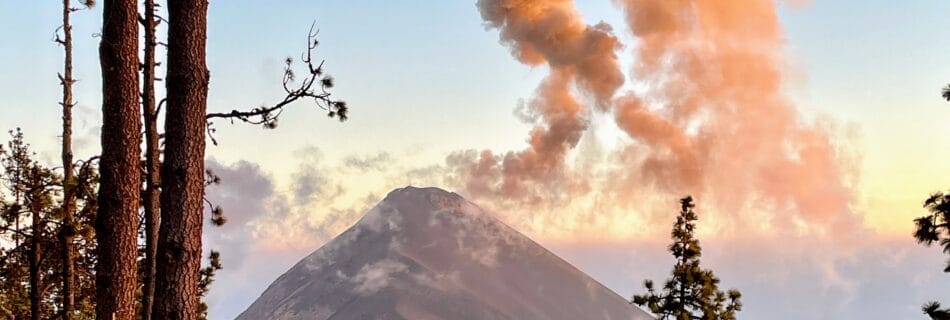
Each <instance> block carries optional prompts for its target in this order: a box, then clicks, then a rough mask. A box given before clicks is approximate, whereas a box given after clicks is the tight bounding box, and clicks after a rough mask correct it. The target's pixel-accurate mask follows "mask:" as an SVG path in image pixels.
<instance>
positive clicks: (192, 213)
mask: <svg viewBox="0 0 950 320" xmlns="http://www.w3.org/2000/svg"><path fill="white" fill-rule="evenodd" d="M207 10H208V2H207V1H206V0H169V1H168V40H169V41H168V61H167V63H168V67H167V76H166V88H167V90H166V92H167V111H166V113H165V157H164V161H163V162H162V177H161V178H162V193H161V226H160V228H159V244H158V276H157V279H156V280H157V281H156V286H155V306H154V308H153V311H152V312H153V314H152V316H153V318H155V319H178V320H194V319H195V318H196V317H197V315H198V310H197V306H198V299H199V297H198V280H199V269H200V267H201V228H202V225H201V222H202V209H203V199H204V150H205V128H206V125H207V124H206V122H205V114H206V112H207V111H206V109H207V108H206V106H207V96H208V77H209V74H208V69H207V66H206V65H205V42H206V37H207Z"/></svg>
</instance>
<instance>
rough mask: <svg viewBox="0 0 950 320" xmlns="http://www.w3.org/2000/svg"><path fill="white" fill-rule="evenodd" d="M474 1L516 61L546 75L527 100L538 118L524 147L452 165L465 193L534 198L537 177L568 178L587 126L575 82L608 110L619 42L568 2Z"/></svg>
mask: <svg viewBox="0 0 950 320" xmlns="http://www.w3.org/2000/svg"><path fill="white" fill-rule="evenodd" d="M477 6H478V8H479V10H480V12H481V15H482V18H483V19H484V20H485V21H486V22H487V23H488V25H490V26H491V27H494V28H498V29H499V30H500V32H501V36H500V37H501V40H502V42H503V43H505V44H507V45H508V46H510V47H511V50H512V54H513V55H514V56H515V57H516V58H517V59H518V60H519V61H521V62H523V63H525V64H528V65H547V66H548V67H549V69H550V74H549V75H548V76H547V78H546V79H545V80H544V82H543V83H541V85H540V86H539V88H538V90H537V97H536V98H535V99H533V100H532V101H531V102H529V107H530V112H531V113H532V114H533V115H535V116H536V117H537V118H538V120H539V121H540V122H539V123H537V126H536V127H535V128H534V130H532V131H531V136H530V139H529V141H528V142H529V143H530V147H529V148H528V149H526V150H523V151H521V152H509V153H507V154H505V155H503V156H496V155H494V154H492V153H491V152H490V151H484V152H482V153H481V154H479V155H474V154H471V153H469V154H464V153H461V154H456V155H453V156H451V157H450V162H452V163H453V164H455V165H456V166H458V167H461V168H462V170H463V171H464V172H463V173H462V174H463V175H464V176H465V177H466V180H467V182H466V188H467V189H468V190H469V191H470V192H473V193H476V194H481V195H496V196H502V197H504V198H521V199H536V198H535V197H532V195H533V194H535V193H536V192H537V190H536V189H535V188H536V187H538V186H539V184H538V183H539V182H549V181H560V182H564V181H566V180H568V179H567V178H566V177H565V176H564V175H565V171H564V167H563V165H564V159H565V156H566V155H567V153H568V151H569V150H571V149H572V148H574V147H575V146H576V145H577V143H578V141H579V140H580V138H581V136H582V135H583V133H584V131H586V130H587V128H588V126H589V115H590V108H589V106H588V105H587V104H585V103H582V102H579V101H578V99H577V98H575V96H574V94H573V93H572V90H571V89H572V87H574V86H577V87H578V88H579V89H581V91H583V92H584V93H585V94H588V95H590V96H591V97H592V100H593V103H594V104H596V105H597V106H599V107H600V108H602V109H606V108H607V107H609V105H610V104H611V102H612V101H611V99H612V98H613V96H614V93H615V91H616V90H617V89H618V88H619V87H620V86H621V85H622V84H623V74H622V73H621V72H620V70H619V63H618V59H617V55H616V51H617V50H618V49H619V48H620V43H619V42H618V41H617V38H616V37H614V36H613V34H612V33H611V30H610V27H609V26H608V25H606V24H603V23H601V24H598V25H594V26H590V25H587V24H585V23H584V22H583V21H582V19H581V17H580V15H579V14H578V12H577V11H576V10H575V9H574V4H573V2H572V1H570V0H545V1H524V0H479V1H478V4H477ZM540 185H541V186H546V185H547V184H545V183H542V184H540ZM561 185H566V184H563V183H562V184H561ZM567 187H570V188H574V187H578V186H567Z"/></svg>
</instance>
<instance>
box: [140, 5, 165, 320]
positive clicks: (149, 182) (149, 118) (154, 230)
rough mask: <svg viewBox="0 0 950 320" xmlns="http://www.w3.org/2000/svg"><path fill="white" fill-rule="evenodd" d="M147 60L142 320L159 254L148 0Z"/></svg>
mask: <svg viewBox="0 0 950 320" xmlns="http://www.w3.org/2000/svg"><path fill="white" fill-rule="evenodd" d="M144 10H145V17H144V19H143V25H144V29H145V53H144V56H143V59H144V60H145V61H144V63H143V65H144V68H143V70H142V77H143V79H142V81H143V83H142V114H143V115H144V116H145V170H146V172H145V175H146V177H145V198H144V199H142V201H144V203H143V205H144V207H145V272H144V274H145V276H144V279H143V281H144V282H145V284H144V286H143V288H142V319H143V320H152V305H153V304H154V303H153V302H154V296H155V270H156V269H155V255H156V253H157V252H158V246H157V242H158V227H159V222H158V221H159V212H160V210H161V207H160V205H161V204H160V202H159V189H158V188H159V185H160V184H161V180H160V177H159V174H160V170H161V167H160V166H161V162H160V161H159V146H158V120H157V118H158V113H157V110H156V106H155V67H156V63H155V45H156V40H155V27H156V25H157V24H158V21H157V20H155V0H145V8H144Z"/></svg>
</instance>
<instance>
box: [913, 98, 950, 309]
mask: <svg viewBox="0 0 950 320" xmlns="http://www.w3.org/2000/svg"><path fill="white" fill-rule="evenodd" d="M943 95H944V97H945V98H947V99H948V100H950V87H948V88H947V89H944V92H943ZM924 208H925V209H927V211H928V212H929V213H928V214H927V215H925V216H922V217H919V218H917V219H914V224H915V225H916V228H915V230H914V238H915V239H917V243H921V244H924V245H926V246H931V245H933V244H934V243H938V244H939V245H940V246H942V247H943V253H945V254H950V194H946V193H943V192H937V193H934V194H932V195H930V197H929V198H927V200H924ZM943 272H950V260H948V261H947V265H946V267H945V268H944V269H943ZM921 309H922V310H923V312H924V314H926V315H928V316H930V318H931V319H934V320H950V309H942V310H941V309H940V303H938V302H936V301H933V302H930V303H927V304H925V305H924V306H923V307H921Z"/></svg>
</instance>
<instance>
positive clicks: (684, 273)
mask: <svg viewBox="0 0 950 320" xmlns="http://www.w3.org/2000/svg"><path fill="white" fill-rule="evenodd" d="M694 206H695V205H694V204H693V198H692V197H689V196H687V197H686V198H683V199H681V200H680V208H681V209H680V212H679V215H677V217H676V222H675V223H674V224H673V231H672V232H671V237H672V238H673V243H672V244H670V246H669V251H670V252H671V253H672V254H673V257H674V258H676V264H675V265H673V271H672V277H671V278H670V279H668V280H666V282H665V283H664V285H663V287H662V288H656V287H655V285H654V283H653V281H651V280H646V281H644V284H643V285H644V287H645V288H646V290H647V292H646V293H644V294H639V295H634V296H633V303H634V304H636V305H638V306H641V307H646V308H647V309H649V310H650V312H652V313H653V314H654V315H656V316H657V317H659V319H661V320H668V319H675V320H692V319H702V320H734V319H736V313H738V312H739V311H740V310H742V302H741V301H740V300H739V299H740V298H741V296H742V294H741V293H739V291H738V290H736V289H730V290H728V291H725V292H723V291H721V290H719V278H717V277H716V276H715V275H714V274H713V272H712V270H708V269H705V270H704V269H702V267H701V266H700V261H699V258H700V256H702V248H701V247H700V246H699V240H698V239H696V238H695V237H694V233H695V231H696V221H697V220H698V219H699V218H698V216H697V214H696V212H695V211H693V207H694Z"/></svg>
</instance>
